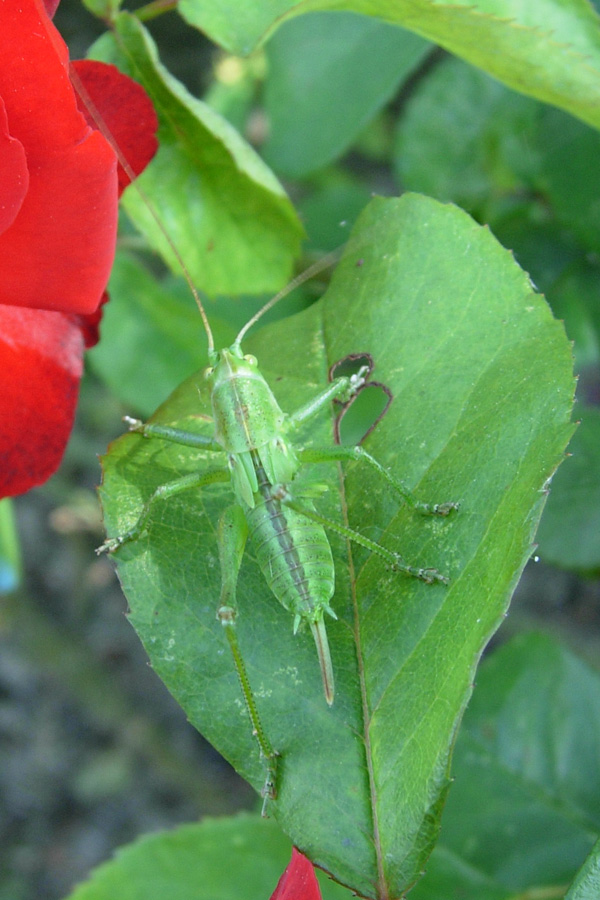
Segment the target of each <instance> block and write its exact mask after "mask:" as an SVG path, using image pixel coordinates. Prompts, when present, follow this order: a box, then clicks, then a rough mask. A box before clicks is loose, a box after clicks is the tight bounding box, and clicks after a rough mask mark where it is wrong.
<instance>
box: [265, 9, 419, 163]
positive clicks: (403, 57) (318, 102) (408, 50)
mask: <svg viewBox="0 0 600 900" xmlns="http://www.w3.org/2000/svg"><path fill="white" fill-rule="evenodd" d="M428 50H429V44H427V43H426V42H425V41H423V40H422V39H421V38H418V37H417V36H416V35H414V34H411V33H410V32H407V31H404V30H403V29H400V28H394V27H393V26H391V25H388V24H386V23H384V22H377V21H376V20H374V19H372V18H367V17H363V16H355V15H351V14H342V15H339V14H338V15H335V14H333V13H322V14H320V15H319V14H317V15H313V16H300V17H299V18H297V19H293V20H292V21H290V22H286V24H285V25H284V27H283V28H281V29H280V30H279V31H278V32H277V34H276V35H275V36H274V37H273V40H271V41H270V42H269V44H268V46H267V48H266V53H267V60H268V63H269V68H268V76H267V80H266V84H265V111H266V113H267V115H268V117H269V137H268V139H267V141H266V143H265V145H264V147H263V155H264V157H265V159H266V160H267V162H268V163H269V165H271V166H272V167H273V168H274V169H275V171H277V172H280V173H282V174H285V175H287V176H291V177H295V178H298V177H302V176H304V175H307V174H309V173H310V172H313V171H314V170H316V169H319V168H321V167H322V166H324V165H326V164H327V163H329V162H331V161H332V160H334V159H336V158H337V157H339V156H341V154H342V153H343V152H344V151H345V150H347V149H348V147H349V146H350V145H351V143H352V142H353V141H354V139H355V138H356V136H357V135H358V134H359V132H360V131H361V130H362V128H364V127H365V125H366V124H367V123H368V122H369V121H370V120H371V119H372V118H373V116H374V115H375V114H376V113H377V112H378V111H379V110H380V109H381V108H382V107H383V106H384V104H385V103H387V101H388V100H389V99H390V98H391V97H392V95H393V94H394V93H395V92H396V90H397V89H398V86H399V85H400V84H402V82H403V81H404V80H405V79H406V78H407V76H408V75H409V74H410V73H411V72H412V71H414V69H415V67H416V66H417V65H418V64H419V63H420V62H421V60H422V59H423V57H424V55H425V54H426V53H427V52H428Z"/></svg>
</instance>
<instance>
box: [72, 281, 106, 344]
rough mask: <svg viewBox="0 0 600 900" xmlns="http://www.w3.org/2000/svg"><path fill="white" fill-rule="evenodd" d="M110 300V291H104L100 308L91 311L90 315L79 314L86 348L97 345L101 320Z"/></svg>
mask: <svg viewBox="0 0 600 900" xmlns="http://www.w3.org/2000/svg"><path fill="white" fill-rule="evenodd" d="M109 300H110V296H109V293H108V291H104V293H103V295H102V300H101V301H100V306H99V307H98V309H97V310H96V311H95V312H93V313H90V315H89V316H79V327H80V328H81V333H82V335H83V341H84V344H85V349H86V350H89V349H90V348H91V347H95V346H96V344H97V343H98V341H99V340H100V322H101V321H102V315H103V313H104V304H105V303H108V301H109Z"/></svg>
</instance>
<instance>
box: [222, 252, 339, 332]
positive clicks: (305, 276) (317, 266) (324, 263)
mask: <svg viewBox="0 0 600 900" xmlns="http://www.w3.org/2000/svg"><path fill="white" fill-rule="evenodd" d="M340 254H341V248H338V249H337V250H333V251H332V252H331V253H328V254H327V255H326V256H323V257H322V258H321V259H319V260H317V262H315V263H313V264H312V266H309V267H308V269H305V270H304V272H300V274H299V275H296V277H295V278H293V279H292V280H291V281H290V282H289V283H288V284H286V286H285V287H284V288H282V289H281V290H280V291H279V293H277V294H275V296H274V297H271V299H270V300H269V301H268V302H267V303H265V305H264V306H262V307H261V308H260V309H259V310H258V312H256V313H254V315H253V316H252V318H251V319H248V321H247V322H246V324H245V325H244V327H243V328H242V329H241V331H240V332H239V333H238V336H237V337H236V339H235V342H234V346H236V347H237V346H239V344H241V342H242V339H243V337H244V335H245V334H246V333H247V332H248V331H249V329H250V328H252V326H253V325H255V324H256V323H257V322H258V320H259V319H261V318H262V317H263V316H264V314H265V313H266V312H268V311H269V310H270V309H273V307H274V306H275V304H276V303H279V301H280V300H283V298H284V297H287V295H288V294H291V292H292V291H294V290H295V289H296V288H297V287H300V285H301V284H304V282H305V281H309V280H310V279H311V278H313V277H314V276H315V275H318V274H319V272H322V271H323V270H324V269H328V268H329V266H331V265H333V263H334V262H336V261H337V260H338V259H339V258H340Z"/></svg>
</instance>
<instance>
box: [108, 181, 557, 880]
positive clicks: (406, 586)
mask: <svg viewBox="0 0 600 900" xmlns="http://www.w3.org/2000/svg"><path fill="white" fill-rule="evenodd" d="M246 349H247V350H248V351H251V352H253V353H254V354H255V355H256V356H257V357H258V359H259V360H261V367H262V369H263V372H264V374H265V375H266V376H267V377H268V378H269V381H270V383H271V384H272V386H273V389H274V390H275V392H276V394H277V396H278V398H279V400H280V403H281V405H282V407H283V409H285V410H287V411H292V410H294V409H295V408H296V407H298V406H299V405H300V404H301V403H303V402H305V401H306V400H307V398H308V397H310V396H312V395H314V394H315V393H317V392H318V390H319V389H321V388H322V387H323V386H324V384H325V381H326V374H327V371H328V368H329V366H330V365H331V364H332V363H333V362H335V361H337V360H340V359H343V358H345V357H346V356H347V355H348V354H351V353H364V352H370V353H371V354H372V355H373V357H374V360H375V365H376V368H375V372H374V376H373V377H374V378H375V379H376V380H377V381H380V382H383V383H384V384H385V385H386V386H387V387H388V388H389V389H390V390H391V392H392V394H393V396H394V401H393V402H392V405H391V407H390V409H389V410H388V412H387V414H386V415H385V416H384V418H383V419H382V421H381V422H380V423H379V425H378V427H377V428H376V429H375V431H373V432H372V433H371V434H370V435H369V437H368V439H367V440H366V443H365V446H366V447H367V448H368V450H369V452H371V453H372V454H373V455H374V456H375V457H377V458H378V459H379V460H380V461H381V462H382V464H383V465H385V466H389V467H390V468H391V469H392V470H393V471H394V472H395V473H396V474H397V475H398V476H399V477H401V478H402V479H403V480H404V481H405V483H407V484H408V485H409V486H410V487H411V488H412V489H413V490H414V491H415V493H416V495H417V496H418V497H419V498H420V499H423V500H429V501H432V502H433V501H436V502H443V501H448V500H459V501H460V502H461V509H460V511H459V512H458V513H457V514H455V515H453V516H451V517H450V518H449V519H448V520H445V521H441V520H439V519H432V518H423V517H421V516H419V515H417V514H415V513H413V512H412V511H411V510H410V509H407V507H406V506H405V505H403V504H401V503H399V502H398V500H397V498H396V497H394V496H393V495H392V494H391V493H390V491H389V489H388V487H387V486H382V483H381V479H380V478H379V477H377V476H376V475H374V474H372V473H371V472H370V471H368V472H366V471H365V470H364V467H363V466H359V465H358V464H352V465H349V466H348V467H347V468H346V471H345V480H344V484H343V496H341V495H340V489H341V488H340V483H339V481H338V474H337V473H336V472H335V471H334V470H332V469H331V467H330V466H327V465H319V466H314V467H310V468H309V467H305V468H304V469H303V470H302V472H301V475H300V477H299V478H298V487H297V493H298V495H300V496H301V495H302V487H303V485H309V486H310V485H312V484H313V483H314V482H316V483H318V484H323V483H325V484H328V485H329V488H330V490H329V491H328V492H327V493H326V494H325V495H323V496H322V498H321V499H319V500H318V505H319V509H320V510H321V511H322V512H323V513H324V514H325V515H327V516H329V517H330V518H335V519H337V520H338V521H339V520H340V519H342V518H343V514H342V504H343V510H344V515H347V517H348V521H349V523H350V524H351V525H352V526H353V527H355V528H357V529H358V530H360V531H361V532H363V533H364V534H365V535H367V536H368V537H370V538H371V539H374V540H380V541H381V542H382V543H383V544H384V545H386V546H387V547H390V548H393V549H397V550H398V551H399V552H401V553H402V556H403V557H404V559H406V560H407V561H408V562H410V563H411V564H413V565H422V566H435V567H437V568H438V569H439V570H440V571H442V572H443V573H445V574H447V575H449V576H450V578H451V579H452V581H451V584H450V586H449V587H446V586H444V585H442V584H437V585H435V586H431V585H426V584H424V583H422V582H419V581H416V580H414V579H408V578H405V577H402V576H400V575H398V574H395V573H394V572H391V571H389V570H388V569H387V568H386V566H385V564H384V563H383V562H382V561H380V559H379V557H377V558H375V557H374V556H373V555H370V554H369V553H368V552H367V551H366V550H363V549H362V548H360V549H359V550H358V551H356V550H355V548H354V547H350V548H349V547H346V546H345V545H344V543H343V542H342V541H341V540H339V539H336V538H335V536H334V538H333V539H332V541H331V543H332V548H333V552H334V557H335V561H336V592H335V595H334V598H333V600H332V604H333V607H334V609H335V610H336V613H337V615H338V621H337V622H335V621H333V622H331V623H330V624H328V633H329V637H330V642H331V648H332V655H333V661H334V668H335V673H336V679H337V689H336V700H335V704H334V705H333V707H332V708H328V707H327V704H326V703H325V700H324V698H323V695H322V687H321V682H320V674H319V671H318V666H317V662H316V654H315V648H314V644H313V641H312V638H311V636H310V634H299V635H296V636H294V635H293V633H292V622H291V619H290V617H289V614H287V613H286V612H285V610H284V609H283V608H282V607H280V606H279V604H277V602H276V601H275V600H274V598H273V597H272V596H270V594H269V592H268V590H267V589H266V586H265V583H264V580H263V578H262V575H261V574H260V572H259V570H258V569H257V566H256V563H255V560H254V556H253V553H252V549H250V550H249V552H248V553H247V554H246V556H245V559H244V562H243V565H242V571H241V576H240V581H239V605H240V611H239V617H238V634H239V640H240V644H241V647H242V652H243V655H244V658H245V662H246V665H247V667H248V671H249V677H250V682H251V684H252V686H253V689H254V693H255V695H256V698H257V703H258V706H259V711H260V715H261V717H262V722H263V726H264V729H265V732H266V734H267V735H268V737H269V739H270V741H271V743H272V745H273V746H274V747H275V748H276V749H277V750H278V751H279V753H280V754H281V756H280V760H279V770H278V784H277V787H278V798H277V801H276V802H274V803H273V804H272V813H273V815H274V816H275V817H276V818H277V820H278V822H279V824H280V825H281V827H282V828H283V830H284V831H285V832H286V834H288V835H289V836H290V837H291V839H292V841H293V842H294V844H295V845H296V846H298V847H299V849H301V850H302V851H303V852H306V853H307V854H308V855H309V856H310V858H311V859H313V860H314V861H315V862H316V863H317V864H318V865H319V866H321V867H322V868H323V869H325V870H326V871H328V872H330V873H331V874H332V875H333V876H334V877H335V878H336V880H338V881H340V882H341V883H343V884H345V885H347V886H349V887H350V888H351V889H352V890H354V891H356V892H357V893H359V894H360V895H363V896H365V897H384V896H387V897H398V896H400V895H401V894H402V892H403V891H405V890H406V889H407V887H408V886H409V885H410V884H412V883H413V882H414V881H415V880H416V879H417V878H418V876H419V873H420V872H421V870H422V867H423V864H424V861H425V859H426V857H427V856H428V854H429V852H430V851H431V848H432V845H433V842H434V840H435V837H436V834H437V830H438V827H439V818H440V814H441V807H442V805H443V802H444V798H445V795H446V791H447V789H448V786H449V758H450V752H451V747H452V744H453V741H454V737H455V733H456V729H457V727H458V723H459V721H460V717H461V714H462V710H463V708H464V705H465V703H466V701H467V698H468V696H469V694H470V691H471V685H472V681H473V674H474V669H475V666H476V664H477V660H478V658H479V655H480V653H481V651H482V649H483V647H484V645H485V643H486V642H487V640H488V639H489V637H490V635H491V634H492V633H493V631H494V630H495V629H496V627H497V626H498V624H499V622H500V621H501V619H502V616H503V614H504V611H505V609H506V606H507V604H508V601H509V598H510V594H511V592H512V590H513V588H514V585H515V583H516V581H517V578H518V575H519V573H520V571H521V569H522V567H523V565H524V564H525V561H526V560H527V558H528V556H529V554H530V552H531V548H532V541H533V535H534V531H535V527H536V524H537V521H538V519H539V516H540V513H541V509H542V506H543V503H544V494H543V491H542V488H543V486H544V484H545V483H546V481H547V479H548V478H549V477H550V475H551V473H552V472H553V470H554V469H555V467H556V465H557V464H558V463H559V462H560V460H561V458H562V454H563V451H564V446H565V444H566V442H567V440H568V437H569V436H570V434H571V431H572V428H571V426H570V425H569V424H568V419H569V411H570V407H571V402H572V393H573V379H572V373H571V356H570V348H569V345H568V343H567V341H566V338H565V335H564V331H563V329H562V326H561V325H560V324H559V323H557V322H555V321H554V320H553V319H552V316H551V313H550V310H549V309H548V307H547V305H546V303H545V301H544V300H543V298H542V297H540V296H539V295H536V294H535V293H534V292H533V291H532V289H531V285H530V283H529V281H528V279H527V277H526V276H525V274H524V273H523V272H522V271H521V270H520V269H519V268H518V267H517V266H516V265H515V263H514V261H513V259H512V258H511V256H510V254H509V253H508V252H507V251H505V250H504V249H503V248H501V247H500V246H499V245H498V244H497V242H496V241H495V239H494V238H493V237H492V235H491V234H490V232H489V231H488V230H486V229H483V228H480V227H479V226H477V225H476V224H475V223H474V222H473V221H472V220H471V219H470V218H469V217H468V216H467V215H466V214H465V213H463V212H462V211H460V210H458V209H456V208H455V207H452V206H447V207H444V206H441V205H440V204H438V203H436V202H435V201H433V200H430V199H427V198H424V197H420V196H417V195H409V194H407V195H405V196H403V197H402V198H401V199H399V200H395V199H394V200H383V199H376V200H374V201H373V202H372V203H371V204H370V206H369V207H367V209H366V210H365V212H364V213H363V215H362V216H361V218H360V220H359V222H358V224H357V227H356V229H355V232H354V234H353V238H352V240H351V242H350V245H349V248H348V251H347V254H346V256H345V257H344V260H343V261H342V263H341V264H340V266H339V267H338V270H337V271H336V273H335V276H334V279H333V281H332V284H331V287H330V290H329V291H328V293H327V295H326V296H325V297H324V298H323V300H322V301H321V302H320V303H318V304H317V305H315V306H313V307H311V308H310V309H309V310H307V311H306V312H304V313H302V314H301V315H299V316H296V317H295V318H293V319H291V320H287V321H285V322H278V323H276V324H275V325H273V326H269V327H268V328H265V329H263V330H262V331H260V332H259V333H257V334H256V335H255V336H254V338H253V339H248V341H247V342H246ZM208 414H209V406H208V398H207V396H206V387H205V382H203V380H202V378H201V377H193V378H192V379H190V380H189V381H188V382H186V383H184V384H183V385H182V386H181V388H180V389H178V391H176V392H175V394H174V395H173V396H172V397H171V399H170V400H169V401H168V402H167V403H166V404H165V405H164V406H163V407H161V409H160V410H159V411H158V412H157V414H156V416H155V421H158V422H163V423H166V422H169V423H177V424H178V425H179V427H182V428H188V429H192V430H194V429H196V430H197V429H201V430H204V429H206V430H207V431H208V432H210V423H209V422H208V421H207V419H206V417H207V415H208ZM307 432H308V433H307V434H306V435H304V436H303V435H300V438H299V440H300V443H302V441H303V440H304V441H309V440H312V441H313V442H314V443H315V444H321V443H330V442H331V422H330V421H328V417H327V416H323V418H322V419H321V420H319V421H317V422H316V423H311V426H310V428H309V429H307ZM210 464H211V463H210V462H209V460H208V454H206V453H204V452H200V451H190V450H189V449H185V448H183V447H180V446H177V445H173V444H170V445H168V446H167V445H166V444H165V442H162V441H159V440H146V439H144V438H141V437H140V436H139V435H128V436H126V437H125V438H123V439H121V440H119V441H117V442H116V443H115V444H113V445H112V448H111V453H110V455H109V456H108V457H107V458H106V460H105V481H104V486H103V489H102V498H103V506H104V509H105V515H106V522H107V529H108V532H109V534H110V535H115V534H120V533H123V531H125V530H126V529H128V528H129V527H131V526H132V525H133V524H134V523H135V521H136V520H137V518H138V516H139V513H140V509H141V503H142V502H143V500H144V498H147V497H148V496H149V495H150V494H151V493H152V491H153V490H154V488H155V487H156V486H157V485H160V484H162V483H164V482H167V481H169V480H171V479H173V478H174V477H175V476H177V475H182V474H184V473H186V472H190V471H194V470H197V468H198V467H203V466H205V465H210ZM212 464H213V465H214V464H215V463H214V461H213V463H212ZM230 502H231V494H230V492H229V490H228V488H227V487H226V486H223V487H216V488H213V489H211V488H209V489H207V490H205V491H202V492H198V493H194V494H190V495H189V496H186V495H183V494H182V495H179V496H178V497H177V498H172V499H171V500H170V501H169V502H165V503H156V504H155V506H154V508H153V510H152V514H151V517H150V519H149V527H148V531H147V533H145V534H144V535H143V536H142V537H141V538H140V539H139V540H138V541H137V542H135V543H134V544H129V545H125V546H124V547H123V548H122V549H121V551H119V554H118V564H119V574H120V577H121V580H122V583H123V586H124V590H125V592H126V594H127V596H128V598H129V602H130V606H131V618H132V622H133V624H134V626H135V627H136V629H137V630H138V632H139V634H140V636H141V638H142V640H143V641H144V644H145V646H146V649H147V650H148V653H149V655H150V658H151V660H152V664H153V666H154V667H155V669H156V671H157V672H158V674H159V675H160V676H161V678H162V679H163V680H164V681H165V683H166V684H167V686H168V687H169V689H170V690H171V691H172V693H173V694H174V696H175V697H176V698H177V700H178V701H179V702H180V703H181V705H182V706H183V708H184V709H185V710H186V712H187V714H188V716H189V718H190V720H191V721H192V723H193V724H194V725H195V726H196V727H197V728H198V729H199V730H200V731H201V732H202V733H203V734H204V735H205V736H206V737H207V738H208V739H209V740H210V741H211V742H212V743H213V744H214V745H215V746H216V747H217V748H218V749H219V750H220V751H221V752H222V753H223V754H224V755H225V756H226V757H227V758H228V759H229V760H230V761H231V762H232V763H233V764H234V765H235V767H236V768H237V769H238V770H239V771H240V772H241V773H242V774H243V775H244V777H246V778H247V779H248V780H249V781H250V782H251V783H252V784H253V785H254V786H255V787H256V788H257V789H259V790H260V789H261V787H262V785H263V783H264V777H265V770H264V764H263V761H262V760H261V759H260V758H259V754H258V749H257V747H256V744H255V741H254V739H253V737H252V735H251V733H250V727H249V724H248V720H247V716H246V712H245V708H244V705H243V703H242V700H241V697H240V692H239V686H238V684H237V680H236V676H235V673H234V669H233V664H232V661H231V659H230V658H229V655H228V650H227V646H226V641H225V638H224V636H223V634H222V630H221V626H220V625H219V624H218V622H217V621H216V619H215V609H216V607H217V603H218V597H219V591H220V575H219V565H218V555H217V547H216V536H215V530H216V526H217V521H218V517H219V514H220V511H221V510H222V509H223V508H224V507H225V506H226V505H228V504H229V503H230Z"/></svg>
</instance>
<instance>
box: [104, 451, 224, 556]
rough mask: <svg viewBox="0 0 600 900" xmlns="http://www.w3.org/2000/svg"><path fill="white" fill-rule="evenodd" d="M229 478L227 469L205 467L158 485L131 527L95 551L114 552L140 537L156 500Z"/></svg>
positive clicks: (166, 498)
mask: <svg viewBox="0 0 600 900" xmlns="http://www.w3.org/2000/svg"><path fill="white" fill-rule="evenodd" d="M229 478H230V476H229V470H228V469H226V468H224V467H220V468H218V469H206V470H205V471H204V472H191V473H190V474H189V475H184V476H183V477H182V478H176V479H175V480H174V481H168V482H166V484H161V485H159V487H157V488H156V490H155V491H154V493H153V494H151V495H150V497H149V498H148V500H147V501H146V503H145V504H144V507H143V509H142V512H141V513H140V516H139V518H138V520H137V522H136V523H135V524H134V525H133V527H132V528H130V529H129V530H128V531H126V532H124V533H123V534H120V535H118V536H117V537H114V538H109V539H108V540H106V541H104V543H103V544H102V545H101V546H100V547H98V549H97V550H96V553H98V554H100V553H114V551H115V550H118V549H119V547H122V546H123V544H128V543H130V542H131V541H136V540H137V539H138V538H139V537H141V535H142V534H143V533H144V531H145V529H146V525H147V522H148V517H149V515H150V513H151V511H152V509H153V507H154V505H155V504H156V503H157V502H158V501H160V500H168V499H169V498H170V497H175V496H177V494H182V493H183V492H184V491H191V490H193V489H194V488H201V487H205V486H206V485H207V484H217V483H219V482H223V481H229Z"/></svg>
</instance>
